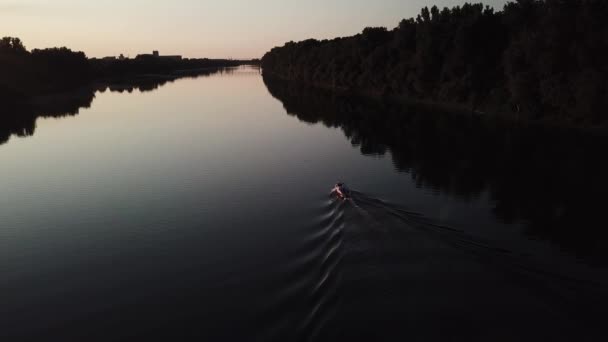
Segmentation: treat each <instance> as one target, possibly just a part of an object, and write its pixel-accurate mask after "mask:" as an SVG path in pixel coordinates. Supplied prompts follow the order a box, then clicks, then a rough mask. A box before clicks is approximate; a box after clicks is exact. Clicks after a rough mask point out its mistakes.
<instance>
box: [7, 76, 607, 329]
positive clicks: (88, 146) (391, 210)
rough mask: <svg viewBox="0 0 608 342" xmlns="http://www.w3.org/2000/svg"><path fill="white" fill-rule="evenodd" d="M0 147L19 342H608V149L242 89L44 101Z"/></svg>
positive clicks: (394, 110) (250, 82) (160, 89)
mask: <svg viewBox="0 0 608 342" xmlns="http://www.w3.org/2000/svg"><path fill="white" fill-rule="evenodd" d="M167 81H169V82H167ZM165 83H166V84H165ZM66 115H70V116H72V117H69V118H67V117H64V116H66ZM0 141H2V142H4V144H3V145H0V165H1V166H2V167H1V168H0V189H1V191H2V196H0V222H1V223H0V224H1V226H0V274H1V278H0V279H1V280H0V318H1V320H0V325H1V326H0V337H1V338H2V339H1V340H2V341H21V340H32V341H41V340H49V341H123V340H125V341H126V340H128V341H133V340H146V341H147V340H157V339H164V340H177V339H192V338H197V339H199V340H201V339H202V340H212V341H256V340H259V341H340V340H345V341H357V340H369V341H373V340H382V341H390V340H414V341H420V340H424V341H450V340H454V341H461V340H469V341H470V340H479V341H488V340H494V341H514V340H530V341H532V340H534V341H537V340H553V341H555V340H565V341H569V340H590V341H595V340H603V339H604V338H605V337H606V336H607V333H606V331H605V329H606V328H605V325H604V323H603V321H604V319H605V317H606V314H607V313H608V309H607V308H608V306H607V304H608V300H607V298H608V295H607V293H606V292H607V290H608V287H607V285H608V276H607V275H608V272H607V268H606V266H607V265H608V258H607V256H608V253H607V252H606V245H607V242H608V233H607V232H606V231H605V229H606V228H605V224H604V222H605V221H606V220H605V217H604V213H605V194H606V189H608V186H607V184H606V183H607V181H606V180H605V179H604V178H605V174H606V171H608V167H607V166H606V161H605V151H606V148H605V146H606V144H605V142H604V140H603V139H600V138H590V137H589V136H588V135H581V134H575V133H571V132H563V131H558V130H556V129H540V128H536V127H529V126H528V127H522V126H521V125H513V124H503V123H496V122H493V121H490V120H487V119H485V118H478V117H470V116H462V115H456V116H454V115H449V114H444V113H439V112H432V113H431V112H429V110H428V109H424V108H405V107H403V106H397V105H394V104H393V105H391V104H381V103H377V102H366V101H363V100H357V99H349V98H340V97H335V96H331V95H328V94H324V93H320V92H316V91H312V90H310V89H306V88H302V87H298V86H295V85H292V84H287V83H282V82H276V81H271V80H268V79H266V80H264V79H263V78H262V76H261V75H260V72H259V71H258V70H256V69H252V68H241V69H237V70H222V71H220V72H217V73H212V72H208V73H206V74H205V75H201V76H200V77H198V78H188V79H180V80H175V81H174V80H154V81H150V80H139V81H138V82H135V83H134V84H114V85H112V86H110V87H109V88H108V87H107V85H96V86H92V87H91V88H90V89H83V90H82V91H80V92H77V93H70V94H62V95H60V96H56V97H53V98H52V99H51V100H49V99H40V100H39V101H38V103H37V104H36V105H35V106H34V107H32V108H27V109H24V108H16V109H12V110H10V111H6V112H5V113H3V116H2V122H1V123H0ZM337 180H343V181H345V182H346V183H347V184H349V185H350V186H351V187H352V188H353V189H354V190H355V191H354V193H353V198H352V200H350V201H338V200H335V199H332V198H330V197H329V195H328V193H329V190H330V188H331V186H332V185H333V183H335V182H336V181H337Z"/></svg>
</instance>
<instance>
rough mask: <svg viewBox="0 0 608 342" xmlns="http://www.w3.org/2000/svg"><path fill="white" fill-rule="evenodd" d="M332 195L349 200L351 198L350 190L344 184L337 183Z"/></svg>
mask: <svg viewBox="0 0 608 342" xmlns="http://www.w3.org/2000/svg"><path fill="white" fill-rule="evenodd" d="M331 193H332V195H333V194H335V195H336V196H338V197H340V198H341V199H347V198H349V197H350V190H348V188H347V187H346V185H344V183H342V182H338V183H336V185H334V188H333V189H331Z"/></svg>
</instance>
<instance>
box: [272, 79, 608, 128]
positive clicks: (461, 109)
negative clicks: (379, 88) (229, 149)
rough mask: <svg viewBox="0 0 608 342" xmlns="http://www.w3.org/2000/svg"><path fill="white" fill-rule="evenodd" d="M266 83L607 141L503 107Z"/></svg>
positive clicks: (313, 85)
mask: <svg viewBox="0 0 608 342" xmlns="http://www.w3.org/2000/svg"><path fill="white" fill-rule="evenodd" d="M263 75H264V78H265V79H269V80H271V81H272V80H274V81H276V82H279V83H284V84H292V85H294V86H296V87H301V88H304V89H309V90H311V91H313V92H314V91H316V92H319V91H320V92H325V93H326V94H327V95H329V96H335V97H342V98H351V99H355V98H361V99H365V100H369V101H373V102H377V103H390V104H394V105H401V106H403V107H404V108H409V109H412V108H414V109H415V108H418V109H421V110H422V111H423V112H427V113H432V112H440V113H446V114H451V115H458V116H462V117H465V118H482V119H486V120H492V121H496V122H497V123H500V124H509V125H511V126H513V127H521V128H529V127H539V128H548V129H555V130H560V131H568V132H573V133H584V134H589V135H591V136H592V137H608V124H606V125H602V126H584V125H574V124H572V123H569V122H563V121H556V120H552V119H550V118H547V117H544V118H540V119H535V118H531V117H529V116H527V115H523V114H522V113H518V112H516V111H508V110H505V108H504V107H502V108H501V107H488V106H486V107H480V108H475V107H473V106H471V105H470V104H464V103H457V102H446V101H435V100H430V99H416V98H411V97H407V96H405V95H394V94H383V93H378V92H373V91H365V90H360V89H353V88H350V89H349V88H345V87H331V86H327V85H324V84H320V83H311V82H305V81H301V80H294V79H289V78H285V77H282V76H281V75H278V74H276V73H273V72H268V71H263Z"/></svg>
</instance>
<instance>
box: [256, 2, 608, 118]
mask: <svg viewBox="0 0 608 342" xmlns="http://www.w3.org/2000/svg"><path fill="white" fill-rule="evenodd" d="M606 16H608V3H606V2H605V1H596V0H592V1H571V2H563V1H521V2H513V3H508V4H507V5H505V7H504V9H503V10H502V11H494V10H493V9H491V8H488V7H484V6H483V5H482V4H475V5H470V4H465V5H463V6H457V7H454V8H452V9H447V8H444V9H443V10H440V9H438V8H437V7H432V8H430V9H429V8H424V9H423V10H422V12H421V13H420V15H418V16H417V17H416V18H415V19H414V18H412V19H404V20H403V21H401V22H400V23H399V25H398V26H397V27H396V28H395V29H393V30H387V29H386V28H383V27H368V28H366V29H364V30H363V32H362V33H360V34H357V35H355V36H352V37H344V38H336V39H332V40H322V41H318V40H314V39H309V40H305V41H301V42H288V43H287V44H285V45H284V46H282V47H276V48H274V49H272V50H271V51H269V52H268V53H266V55H264V57H263V58H262V67H263V69H264V73H265V74H266V75H268V76H270V75H274V76H275V77H280V78H283V79H287V80H294V81H298V82H302V83H306V84H309V85H314V86H318V87H323V88H327V89H333V90H338V91H342V92H351V93H358V94H367V95H373V96H388V97H399V98H408V99H411V100H414V101H420V100H422V101H431V102H437V103H450V104H453V105H460V106H464V107H466V108H469V109H470V111H483V112H488V113H492V114H502V115H505V116H507V117H511V118H514V119H516V120H526V121H541V122H551V123H555V122H558V123H562V124H565V125H568V126H578V127H581V126H582V127H590V126H591V127H601V128H602V129H604V130H605V129H606V127H607V126H608V125H607V123H608V120H607V119H608V117H607V116H606V114H605V113H606V110H605V108H607V107H608V84H607V80H608V69H606V63H605V61H606V60H608V41H606V40H605V39H604V37H605V36H606V34H607V33H608V22H606V21H605V20H604V19H603V18H605V17H606ZM581 37H585V38H584V39H581Z"/></svg>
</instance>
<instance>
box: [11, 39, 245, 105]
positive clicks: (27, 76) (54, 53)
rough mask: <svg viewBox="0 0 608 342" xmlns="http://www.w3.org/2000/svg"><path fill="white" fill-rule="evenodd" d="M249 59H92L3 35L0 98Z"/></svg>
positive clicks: (16, 99)
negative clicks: (30, 47)
mask: <svg viewBox="0 0 608 342" xmlns="http://www.w3.org/2000/svg"><path fill="white" fill-rule="evenodd" d="M248 63H251V61H239V60H228V59H207V58H202V59H182V60H170V59H160V58H158V59H154V58H151V59H150V58H148V59H146V58H136V59H129V58H126V59H115V60H102V59H95V58H91V59H89V58H87V56H86V55H85V54H84V53H83V52H76V51H72V50H70V49H68V48H65V47H62V48H50V49H42V50H40V49H34V50H32V51H28V50H27V49H26V47H25V46H24V45H23V42H22V41H21V40H20V39H19V38H12V37H5V38H2V39H0V75H2V76H1V77H0V101H1V102H2V103H3V108H7V106H9V105H13V106H18V105H21V104H23V103H24V102H27V101H29V99H30V98H31V97H33V96H38V95H45V94H50V93H57V92H62V91H65V90H69V89H73V88H77V87H81V86H85V85H87V84H89V83H91V82H92V81H98V80H103V81H113V80H116V79H118V80H121V79H122V80H129V79H132V78H133V77H135V76H137V75H143V74H147V75H150V74H156V75H157V74H175V75H178V74H179V75H184V76H187V75H193V73H196V72H195V71H196V70H201V69H207V68H219V67H231V66H238V65H242V64H248ZM201 71H202V70H201Z"/></svg>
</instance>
